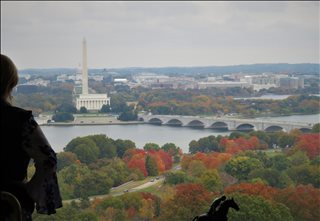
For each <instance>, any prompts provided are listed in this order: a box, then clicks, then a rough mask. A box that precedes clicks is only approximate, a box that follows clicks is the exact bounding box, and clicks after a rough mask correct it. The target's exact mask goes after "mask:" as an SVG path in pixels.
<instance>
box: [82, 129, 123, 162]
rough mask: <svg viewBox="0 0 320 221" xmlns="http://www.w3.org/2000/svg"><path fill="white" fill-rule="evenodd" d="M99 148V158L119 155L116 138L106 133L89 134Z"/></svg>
mask: <svg viewBox="0 0 320 221" xmlns="http://www.w3.org/2000/svg"><path fill="white" fill-rule="evenodd" d="M88 138H89V139H91V140H92V141H93V142H94V143H95V144H96V145H97V147H98V148H99V158H104V157H107V158H113V157H115V156H117V147H116V145H115V144H114V140H113V139H111V138H109V137H106V135H104V134H99V135H92V136H88Z"/></svg>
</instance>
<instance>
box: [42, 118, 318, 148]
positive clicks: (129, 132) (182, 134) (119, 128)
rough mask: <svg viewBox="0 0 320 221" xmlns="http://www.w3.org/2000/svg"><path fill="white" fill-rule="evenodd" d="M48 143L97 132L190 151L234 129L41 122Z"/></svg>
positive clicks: (139, 144)
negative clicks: (194, 144)
mask: <svg viewBox="0 0 320 221" xmlns="http://www.w3.org/2000/svg"><path fill="white" fill-rule="evenodd" d="M257 119H264V120H266V119H270V120H277V121H287V122H304V123H312V124H315V123H319V119H320V114H312V115H292V116H282V117H264V118H257ZM41 128H42V130H43V132H44V134H45V135H46V137H47V138H48V141H49V143H50V144H51V146H52V147H53V149H54V150H55V151H56V152H60V151H63V148H64V147H65V146H66V144H67V143H68V142H70V141H71V140H72V139H73V138H76V137H82V136H87V135H94V134H105V135H106V136H108V137H110V138H112V139H128V140H132V141H133V142H135V143H136V147H137V148H143V146H144V145H145V144H146V143H149V142H152V143H156V144H159V145H163V144H165V143H170V142H171V143H174V144H176V145H177V146H179V147H180V148H181V149H182V150H183V152H184V153H187V152H188V151H189V143H190V141H192V140H198V139H199V138H201V137H206V136H209V135H215V136H217V135H222V136H223V135H228V134H230V133H231V132H230V131H226V132H220V131H214V130H211V129H192V128H189V127H170V126H157V125H150V124H133V125H83V126H41Z"/></svg>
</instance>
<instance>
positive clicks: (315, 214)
mask: <svg viewBox="0 0 320 221" xmlns="http://www.w3.org/2000/svg"><path fill="white" fill-rule="evenodd" d="M275 198H276V200H277V201H279V202H281V203H283V204H285V205H286V206H287V207H288V208H289V209H290V211H291V214H292V215H293V216H294V217H295V219H296V220H306V221H313V220H320V210H319V205H320V190H319V189H317V188H314V187H313V186H312V185H299V186H297V187H289V188H285V189H282V190H280V191H279V194H278V195H277V196H275Z"/></svg>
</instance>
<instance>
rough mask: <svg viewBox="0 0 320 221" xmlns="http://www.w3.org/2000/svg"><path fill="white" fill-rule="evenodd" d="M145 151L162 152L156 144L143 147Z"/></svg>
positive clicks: (147, 144)
mask: <svg viewBox="0 0 320 221" xmlns="http://www.w3.org/2000/svg"><path fill="white" fill-rule="evenodd" d="M143 149H144V150H147V151H148V150H160V146H159V145H158V144H155V143H146V144H145V145H144V146H143Z"/></svg>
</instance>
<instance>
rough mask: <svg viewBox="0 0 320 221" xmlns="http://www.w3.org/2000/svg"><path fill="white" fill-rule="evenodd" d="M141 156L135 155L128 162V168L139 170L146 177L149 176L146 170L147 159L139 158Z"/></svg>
mask: <svg viewBox="0 0 320 221" xmlns="http://www.w3.org/2000/svg"><path fill="white" fill-rule="evenodd" d="M139 155H140V154H137V155H134V156H133V157H132V158H131V159H130V160H129V161H128V162H127V165H128V168H130V169H139V170H140V171H141V172H142V173H143V175H144V176H148V172H147V169H146V158H145V157H144V156H142V157H141V156H139Z"/></svg>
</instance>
